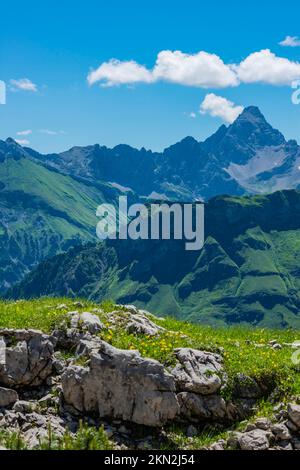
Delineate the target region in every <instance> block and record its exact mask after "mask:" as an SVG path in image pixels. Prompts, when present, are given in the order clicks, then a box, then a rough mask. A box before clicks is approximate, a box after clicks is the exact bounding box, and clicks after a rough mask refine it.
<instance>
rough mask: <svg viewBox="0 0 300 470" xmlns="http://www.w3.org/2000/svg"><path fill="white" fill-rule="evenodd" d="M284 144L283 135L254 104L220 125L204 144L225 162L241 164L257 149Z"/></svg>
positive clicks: (207, 149)
mask: <svg viewBox="0 0 300 470" xmlns="http://www.w3.org/2000/svg"><path fill="white" fill-rule="evenodd" d="M284 144H285V138H284V136H283V135H282V134H281V132H279V131H278V130H277V129H274V128H273V127H272V126H271V125H270V124H269V123H268V122H267V121H266V119H265V117H264V115H263V114H262V113H261V111H260V110H259V108H258V107H257V106H249V107H247V108H245V109H244V111H243V112H242V113H241V114H240V115H239V116H238V117H237V119H236V120H235V121H234V122H233V124H231V125H230V126H228V127H225V126H224V125H223V126H221V127H220V128H219V129H218V131H217V132H216V133H215V134H213V135H212V136H211V137H209V138H208V139H207V140H206V141H205V142H204V144H203V145H204V148H205V150H206V151H209V152H211V153H213V154H214V155H216V156H217V158H218V159H219V161H222V163H223V164H224V166H225V165H229V164H230V163H237V164H239V165H240V164H245V163H247V161H248V160H249V159H251V158H252V157H253V156H254V155H255V154H256V152H257V151H258V150H259V149H262V148H265V147H277V146H279V145H284Z"/></svg>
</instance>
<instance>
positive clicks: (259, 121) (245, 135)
mask: <svg viewBox="0 0 300 470" xmlns="http://www.w3.org/2000/svg"><path fill="white" fill-rule="evenodd" d="M227 135H230V136H231V137H234V138H235V139H237V140H238V141H239V142H243V143H245V144H247V145H251V146H258V147H266V146H273V145H274V146H277V145H282V144H284V143H285V139H284V137H283V135H282V134H281V132H279V131H278V130H277V129H274V128H273V127H272V126H271V125H270V124H269V123H268V122H267V121H266V119H265V117H264V115H263V114H262V113H261V112H260V110H259V108H257V107H256V106H249V107H248V108H245V109H244V111H243V112H242V113H241V114H240V115H239V116H238V118H237V119H236V120H235V121H234V123H233V124H232V125H231V126H229V128H228V131H227Z"/></svg>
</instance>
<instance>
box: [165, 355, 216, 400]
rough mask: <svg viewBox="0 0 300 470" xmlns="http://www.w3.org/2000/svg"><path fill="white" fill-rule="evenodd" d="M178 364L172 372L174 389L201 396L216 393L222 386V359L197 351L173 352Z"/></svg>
mask: <svg viewBox="0 0 300 470" xmlns="http://www.w3.org/2000/svg"><path fill="white" fill-rule="evenodd" d="M175 355H176V358H177V360H178V364H177V365H176V366H175V367H174V369H173V370H172V372H171V373H172V375H173V377H174V379H175V383H176V389H177V390H178V391H182V392H194V393H199V394H202V395H210V394H213V393H216V392H217V391H218V390H219V389H220V388H221V386H222V378H223V366H222V357H221V356H220V355H219V354H213V353H210V352H205V351H198V350H197V349H190V348H180V349H176V350H175Z"/></svg>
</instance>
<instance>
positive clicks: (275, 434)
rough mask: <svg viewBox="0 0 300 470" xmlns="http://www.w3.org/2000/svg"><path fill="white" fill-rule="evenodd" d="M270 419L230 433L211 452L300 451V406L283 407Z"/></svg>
mask: <svg viewBox="0 0 300 470" xmlns="http://www.w3.org/2000/svg"><path fill="white" fill-rule="evenodd" d="M274 411H275V413H274V415H273V416H272V417H271V419H269V418H258V419H257V420H256V421H255V422H250V423H248V424H247V425H246V428H245V430H244V431H242V432H236V431H233V432H230V433H229V435H228V437H227V439H226V440H222V442H220V441H217V442H215V443H214V444H212V445H211V446H210V447H209V449H210V450H226V449H233V450H236V449H238V450H248V451H260V450H268V449H273V450H299V449H300V437H299V435H300V421H299V411H300V406H299V405H298V404H295V403H290V404H288V406H287V408H286V409H285V407H282V408H281V410H280V411H279V412H278V410H277V407H274Z"/></svg>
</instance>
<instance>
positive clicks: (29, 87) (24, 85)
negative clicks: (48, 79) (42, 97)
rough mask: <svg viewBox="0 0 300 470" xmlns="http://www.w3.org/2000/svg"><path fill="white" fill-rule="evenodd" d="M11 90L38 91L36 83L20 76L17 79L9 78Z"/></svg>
mask: <svg viewBox="0 0 300 470" xmlns="http://www.w3.org/2000/svg"><path fill="white" fill-rule="evenodd" d="M10 85H11V88H12V90H23V91H34V92H36V91H38V89H37V85H36V84H35V83H33V82H32V81H31V80H29V79H28V78H20V79H19V80H14V79H11V80H10Z"/></svg>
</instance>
